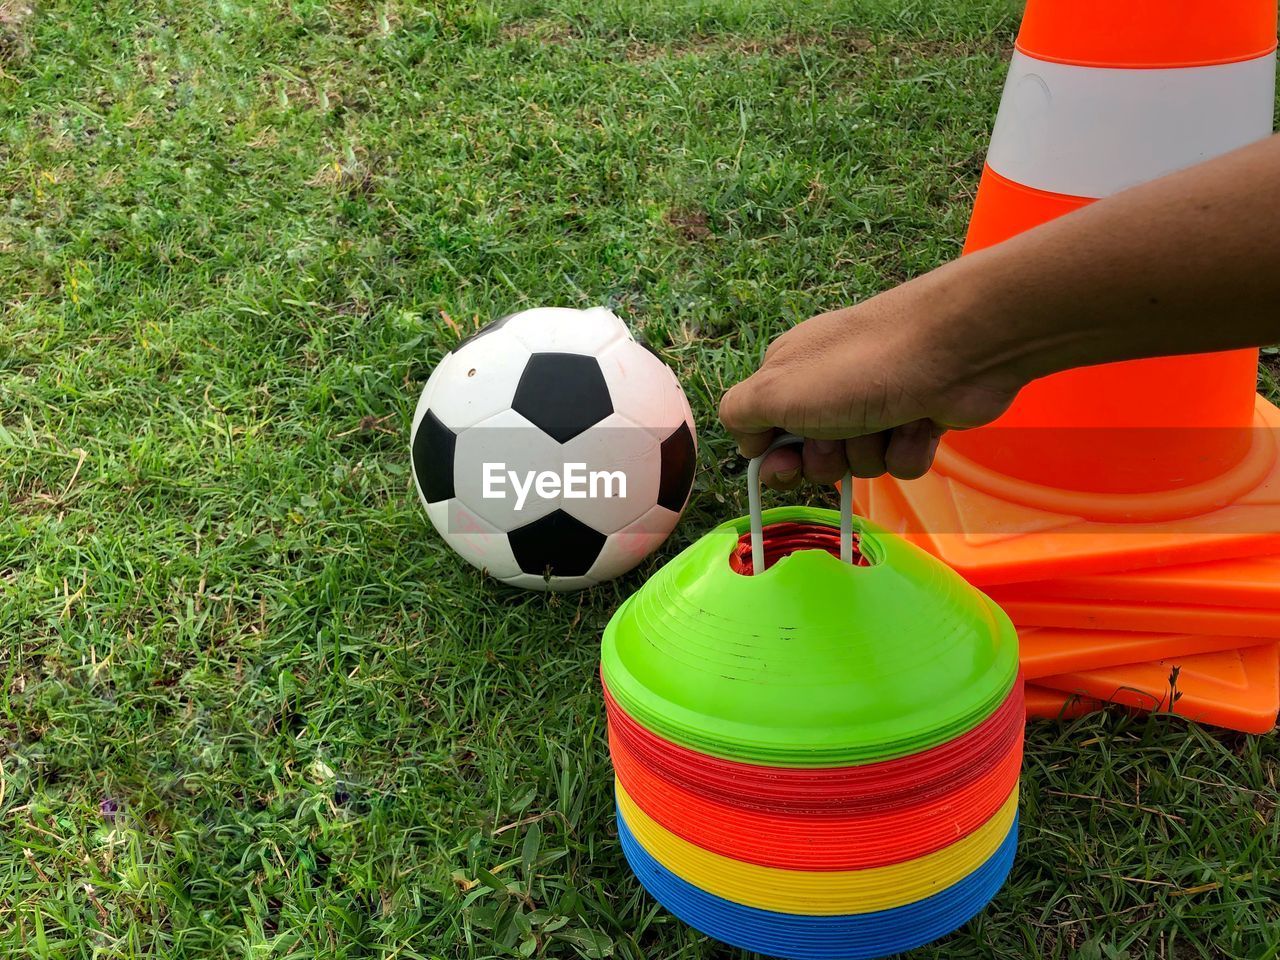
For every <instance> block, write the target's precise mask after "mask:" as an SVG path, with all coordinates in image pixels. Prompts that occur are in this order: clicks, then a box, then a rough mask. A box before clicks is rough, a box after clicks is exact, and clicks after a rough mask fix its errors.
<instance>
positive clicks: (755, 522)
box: [747, 433, 853, 575]
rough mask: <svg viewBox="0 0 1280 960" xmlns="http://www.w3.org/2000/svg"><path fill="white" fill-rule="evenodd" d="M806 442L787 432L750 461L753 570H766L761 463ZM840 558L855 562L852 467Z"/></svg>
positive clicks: (843, 491)
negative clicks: (761, 498) (789, 447)
mask: <svg viewBox="0 0 1280 960" xmlns="http://www.w3.org/2000/svg"><path fill="white" fill-rule="evenodd" d="M793 443H804V437H798V436H796V435H795V434H794V433H784V434H783V435H782V436H780V437H778V439H776V440H774V441H773V443H771V444H769V446H768V448H767V449H766V450H765V452H764V453H762V454H760V456H758V457H753V458H752V459H751V462H750V463H749V464H747V503H748V505H749V512H750V515H751V571H752V573H754V574H757V575H758V574H761V573H764V517H763V516H762V511H761V507H760V465H761V464H762V463H763V462H764V458H765V457H767V456H768V455H769V454H771V453H773V451H775V450H777V449H778V448H779V447H785V446H788V445H790V444H793ZM840 559H841V560H842V561H843V562H845V563H849V564H852V563H853V475H852V474H851V473H849V471H848V470H846V471H845V474H844V482H842V483H841V484H840Z"/></svg>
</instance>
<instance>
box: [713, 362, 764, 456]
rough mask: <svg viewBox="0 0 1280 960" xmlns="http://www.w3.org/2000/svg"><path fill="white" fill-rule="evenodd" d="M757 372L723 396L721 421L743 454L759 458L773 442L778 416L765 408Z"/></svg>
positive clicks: (721, 400)
mask: <svg viewBox="0 0 1280 960" xmlns="http://www.w3.org/2000/svg"><path fill="white" fill-rule="evenodd" d="M763 393H764V390H763V389H762V387H761V378H760V375H759V374H758V373H756V374H753V375H752V376H750V377H747V379H745V380H743V381H742V382H741V383H736V384H734V385H733V386H732V387H730V388H729V390H728V391H727V392H726V393H725V395H724V396H723V397H721V398H720V420H721V422H722V423H724V425H725V427H727V428H728V430H729V434H730V435H731V436H732V437H733V439H734V441H735V442H736V443H737V444H738V449H739V450H740V451H741V452H742V455H743V456H744V457H748V458H750V457H758V456H760V454H762V453H764V451H765V449H766V448H767V447H768V446H769V444H770V443H772V442H773V438H774V434H775V433H776V431H775V430H774V427H776V426H777V423H776V422H775V420H776V418H775V417H772V416H769V415H768V414H767V413H766V411H765V405H764V400H763V397H762V394H763Z"/></svg>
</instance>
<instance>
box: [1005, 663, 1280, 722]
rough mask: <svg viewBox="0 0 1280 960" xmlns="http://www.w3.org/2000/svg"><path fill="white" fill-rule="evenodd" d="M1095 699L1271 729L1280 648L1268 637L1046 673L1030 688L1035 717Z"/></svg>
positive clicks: (1279, 700)
mask: <svg viewBox="0 0 1280 960" xmlns="http://www.w3.org/2000/svg"><path fill="white" fill-rule="evenodd" d="M1175 668H1177V669H1178V673H1177V677H1176V680H1173V671H1174V669H1175ZM1171 681H1172V682H1171ZM1051 694H1056V699H1055V698H1053V697H1052V696H1051ZM1073 701H1074V702H1073ZM1088 701H1095V702H1096V704H1102V703H1116V704H1121V705H1123V706H1128V707H1134V708H1137V709H1140V710H1164V711H1167V712H1170V713H1176V714H1178V715H1180V716H1183V717H1186V718H1187V719H1188V720H1194V721H1197V722H1199V723H1207V724H1211V725H1213V726H1217V727H1225V728H1227V729H1229V730H1238V731H1240V732H1242V733H1268V732H1270V731H1271V730H1272V729H1273V728H1274V727H1275V724H1276V714H1277V712H1278V711H1280V655H1278V651H1277V646H1276V644H1266V645H1264V646H1255V647H1248V648H1245V649H1243V650H1227V651H1221V652H1218V653H1202V654H1197V655H1192V656H1187V657H1169V658H1166V659H1163V660H1156V661H1152V662H1149V663H1136V664H1129V665H1127V666H1116V667H1103V668H1100V669H1097V670H1088V671H1082V672H1078V673H1064V674H1058V675H1055V676H1051V677H1040V678H1038V679H1037V680H1036V682H1035V685H1034V686H1032V685H1028V687H1027V703H1028V706H1027V713H1028V716H1033V717H1057V716H1059V711H1060V710H1061V709H1062V707H1063V706H1064V705H1066V706H1069V707H1070V709H1071V710H1073V711H1080V712H1087V710H1088V708H1089V707H1088V706H1087V702H1088ZM1055 702H1056V704H1057V709H1053V707H1054V704H1055ZM1082 706H1084V709H1083V710H1082V709H1081V708H1082ZM1068 715H1072V714H1068Z"/></svg>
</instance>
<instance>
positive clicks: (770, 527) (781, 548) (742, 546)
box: [729, 520, 871, 577]
mask: <svg viewBox="0 0 1280 960" xmlns="http://www.w3.org/2000/svg"><path fill="white" fill-rule="evenodd" d="M763 533H764V568H765V569H766V570H768V569H769V568H770V567H772V566H773V565H774V564H775V563H777V562H778V561H779V560H781V559H782V558H783V557H788V556H790V555H791V554H793V553H795V552H797V551H798V550H825V551H826V552H827V553H829V554H831V555H832V556H833V557H835V558H836V559H837V560H838V559H839V558H840V530H839V528H837V527H829V526H827V525H826V524H822V523H796V522H794V521H789V520H788V521H782V522H780V523H769V524H765V527H764V530H763ZM853 565H854V566H855V567H869V566H871V561H870V560H868V559H867V557H866V556H865V555H864V554H863V553H862V550H861V549H860V541H859V538H858V535H857V533H855V534H854V535H853ZM729 567H730V568H731V569H732V570H733V572H734V573H740V574H742V575H743V576H746V577H749V576H751V575H752V570H751V531H747V532H746V533H744V534H743V535H742V536H740V537H739V538H738V544H737V546H735V547H734V548H733V553H731V554H729Z"/></svg>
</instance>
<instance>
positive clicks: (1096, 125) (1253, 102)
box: [987, 51, 1276, 198]
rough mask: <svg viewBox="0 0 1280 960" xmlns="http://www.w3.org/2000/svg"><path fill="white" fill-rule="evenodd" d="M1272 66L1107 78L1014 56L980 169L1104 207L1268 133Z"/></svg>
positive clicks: (1259, 62) (1270, 57) (1109, 73)
mask: <svg viewBox="0 0 1280 960" xmlns="http://www.w3.org/2000/svg"><path fill="white" fill-rule="evenodd" d="M1275 82H1276V57H1275V54H1274V53H1270V54H1267V55H1266V56H1265V57H1258V58H1256V59H1254V60H1241V61H1239V62H1236V63H1223V64H1215V65H1213V66H1208V67H1178V68H1174V69H1146V70H1116V69H1110V68H1104V67H1080V66H1074V65H1071V64H1064V63H1051V62H1049V61H1047V60H1037V59H1035V58H1033V57H1029V56H1027V55H1026V54H1024V53H1021V52H1018V51H1015V52H1014V54H1013V61H1012V62H1011V63H1010V64H1009V77H1008V79H1007V80H1006V81H1005V85H1004V94H1003V96H1002V97H1001V100H1000V112H999V113H998V114H997V115H996V125H995V130H993V131H992V134H991V149H990V151H989V152H988V153H987V163H988V164H989V165H990V166H991V168H992V169H993V170H995V171H996V173H999V174H1000V175H1001V176H1004V177H1007V178H1008V179H1010V180H1013V181H1015V182H1017V183H1020V184H1023V185H1024V186H1028V187H1035V188H1037V189H1040V190H1049V191H1052V192H1053V193H1065V194H1069V195H1071V196H1075V197H1091V198H1096V197H1105V196H1107V195H1109V194H1112V193H1116V192H1117V191H1119V190H1123V189H1125V188H1126V187H1131V186H1133V185H1134V184H1138V183H1143V182H1145V181H1147V180H1152V179H1154V178H1156V177H1159V176H1163V175H1164V174H1166V173H1172V172H1173V171H1174V170H1181V169H1182V168H1183V167H1189V166H1191V165H1192V164H1195V163H1199V162H1200V161H1202V160H1207V159H1209V158H1210V157H1216V156H1218V155H1219V154H1223V153H1226V152H1228V151H1229V150H1234V149H1235V148H1236V147H1242V146H1244V145H1245V144H1247V143H1252V142H1253V141H1255V140H1260V139H1262V138H1263V137H1265V136H1267V135H1268V134H1269V133H1270V132H1271V117H1272V110H1273V109H1274V104H1275Z"/></svg>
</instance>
